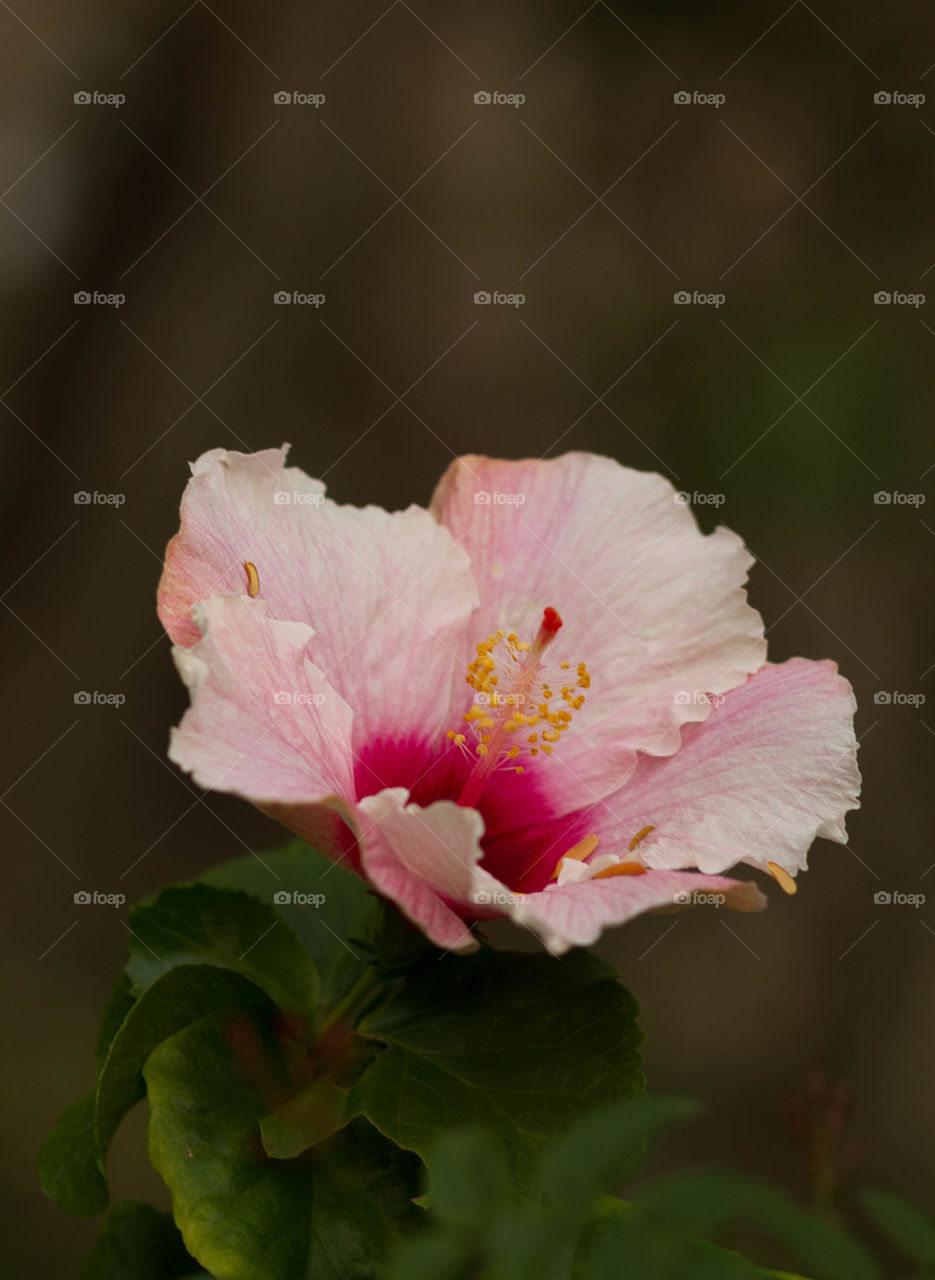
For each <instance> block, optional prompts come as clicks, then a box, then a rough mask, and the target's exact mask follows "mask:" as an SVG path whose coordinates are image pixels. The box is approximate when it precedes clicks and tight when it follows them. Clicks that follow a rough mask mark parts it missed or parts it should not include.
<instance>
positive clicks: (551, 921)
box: [510, 871, 766, 955]
mask: <svg viewBox="0 0 935 1280" xmlns="http://www.w3.org/2000/svg"><path fill="white" fill-rule="evenodd" d="M712 895H714V898H713V899H712V901H713V902H714V903H715V904H716V905H717V906H719V907H722V906H726V907H729V908H730V909H731V910H732V911H762V910H763V908H764V907H765V906H766V899H765V898H764V897H763V895H762V893H760V891H759V889H758V888H757V887H756V885H754V884H752V883H751V882H749V881H746V882H745V881H740V880H730V879H727V878H726V877H724V876H701V875H698V874H697V873H696V872H693V871H647V872H646V874H645V875H642V876H620V877H619V878H612V879H608V880H587V881H585V882H583V883H582V884H573V883H570V884H564V885H562V886H561V887H559V886H555V887H554V888H551V889H544V890H543V891H542V892H541V893H530V894H527V895H526V897H525V899H524V900H523V902H522V903H520V904H519V905H517V906H516V907H514V908H513V909H512V911H511V913H510V914H511V915H512V916H513V918H514V920H516V921H517V922H518V923H519V924H524V925H526V926H527V927H528V928H530V929H532V930H533V931H534V932H535V933H537V934H538V935H539V937H540V938H541V939H542V941H543V942H544V943H545V945H546V946H547V947H548V948H549V950H550V951H554V952H555V953H556V954H558V955H561V954H562V952H564V951H567V950H568V949H569V947H589V946H591V944H592V943H594V942H596V941H597V939H598V938H599V937H600V935H601V933H602V932H603V931H604V929H607V928H610V927H611V926H612V925H618V924H624V923H625V922H626V921H627V920H632V919H633V918H634V916H638V915H642V914H643V913H644V912H645V911H653V910H659V909H660V908H662V909H665V908H671V909H673V910H678V909H679V908H680V907H683V906H690V905H692V903H693V902H695V903H699V902H704V901H707V900H709V899H711V898H712Z"/></svg>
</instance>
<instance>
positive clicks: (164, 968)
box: [127, 884, 318, 1013]
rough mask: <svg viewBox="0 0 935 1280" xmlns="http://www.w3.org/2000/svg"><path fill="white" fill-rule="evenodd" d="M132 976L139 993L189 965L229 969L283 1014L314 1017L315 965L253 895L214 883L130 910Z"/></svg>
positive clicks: (166, 893)
mask: <svg viewBox="0 0 935 1280" xmlns="http://www.w3.org/2000/svg"><path fill="white" fill-rule="evenodd" d="M129 945H130V962H129V964H128V965H127V972H128V973H129V974H130V977H131V978H132V980H133V982H134V984H135V986H136V988H137V990H138V991H142V990H144V989H145V988H146V987H148V986H149V985H150V983H152V982H154V981H155V980H156V979H157V978H158V977H160V976H161V975H162V974H164V973H167V972H168V971H169V970H170V969H172V968H174V967H175V966H177V965H182V964H197V963H206V964H214V965H223V966H224V967H225V968H227V969H232V970H235V971H236V972H237V973H241V974H243V976H244V977H245V978H249V980H250V981H251V982H253V983H255V984H256V985H257V986H258V987H262V988H263V990H264V991H266V992H267V993H268V994H269V995H270V997H271V998H272V999H273V1000H274V1001H275V1002H276V1004H278V1005H279V1006H280V1008H282V1009H286V1010H295V1011H298V1012H303V1013H311V1012H313V1011H314V1010H315V1007H316V1005H317V1002H318V975H317V972H316V970H315V965H314V963H313V962H312V960H311V958H310V957H309V955H308V954H307V952H306V951H305V950H304V948H303V947H302V944H301V943H300V942H299V940H298V938H297V937H296V936H295V934H294V933H293V932H292V930H291V929H290V928H289V926H288V925H287V924H285V923H284V922H283V920H282V919H281V918H280V917H279V915H278V914H277V913H276V912H275V911H274V910H273V908H272V906H271V905H270V904H269V903H266V902H260V901H259V900H258V899H256V898H254V897H253V896H252V895H251V894H248V893H242V892H240V891H238V890H233V889H217V888H214V887H213V886H211V885H206V884H193V885H186V886H183V887H181V888H170V889H164V890H163V891H162V893H160V894H159V895H158V897H157V898H155V899H154V900H153V901H152V902H149V903H145V904H144V905H142V906H139V907H134V908H133V909H132V910H131V911H130V943H129Z"/></svg>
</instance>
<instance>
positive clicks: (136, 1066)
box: [39, 965, 274, 1218]
mask: <svg viewBox="0 0 935 1280" xmlns="http://www.w3.org/2000/svg"><path fill="white" fill-rule="evenodd" d="M229 1008H248V1009H252V1008H259V1009H263V1010H266V1011H272V1010H273V1009H274V1006H273V1004H272V1002H271V1001H270V999H269V996H268V995H266V993H265V992H263V991H261V990H260V988H259V987H257V986H255V985H254V984H253V983H252V982H249V981H248V980H247V979H246V978H244V977H243V976H242V975H241V974H238V973H234V972H233V971H232V970H228V969H221V968H217V967H216V966H214V965H182V966H180V967H179V968H177V969H172V970H170V971H169V972H168V973H167V974H165V975H163V976H162V977H161V978H158V979H156V981H155V982H154V983H153V984H152V986H150V987H148V988H147V989H146V990H145V991H144V993H143V995H142V996H141V997H140V998H139V1000H137V1001H136V1002H135V1003H134V1004H133V1006H132V1007H131V1009H130V1012H129V1013H128V1014H127V1016H126V1018H125V1019H124V1022H123V1024H122V1025H121V1027H120V1030H119V1031H118V1032H117V1034H116V1035H115V1036H114V1038H113V1042H112V1043H111V1046H110V1049H109V1050H108V1053H107V1056H106V1058H105V1060H104V1063H103V1066H102V1067H101V1072H100V1075H99V1077H98V1082H97V1087H96V1089H95V1090H94V1092H92V1093H91V1094H90V1095H89V1096H88V1097H87V1098H84V1099H82V1101H80V1102H76V1103H74V1104H73V1105H72V1106H71V1107H69V1108H68V1110H67V1111H66V1112H65V1113H64V1115H63V1116H62V1118H61V1119H60V1120H59V1122H58V1125H57V1126H56V1127H55V1129H54V1130H53V1131H52V1133H51V1134H50V1136H49V1137H48V1138H47V1139H46V1141H45V1143H44V1144H43V1147H42V1150H41V1151H40V1153H39V1178H40V1181H41V1182H42V1185H43V1187H44V1188H45V1190H46V1191H47V1192H48V1194H49V1195H51V1196H52V1197H53V1198H54V1199H55V1200H57V1201H58V1203H59V1204H60V1205H61V1206H62V1208H64V1209H66V1210H67V1211H68V1212H69V1213H73V1214H76V1215H77V1216H78V1217H81V1218H89V1217H93V1216H94V1214H96V1213H100V1212H102V1210H104V1209H105V1208H106V1207H107V1202H108V1199H109V1191H108V1185H107V1176H106V1172H105V1167H104V1161H105V1158H106V1155H107V1151H108V1148H109V1147H110V1143H111V1140H112V1139H113V1136H114V1134H115V1133H116V1132H117V1129H118V1127H119V1125H120V1122H121V1120H122V1119H123V1117H124V1116H125V1115H126V1113H127V1112H128V1111H129V1110H130V1108H131V1107H133V1106H134V1105H135V1104H136V1103H137V1102H139V1101H140V1099H141V1098H142V1097H143V1096H144V1093H145V1084H144V1081H143V1076H142V1069H143V1064H144V1063H145V1061H146V1059H147V1058H148V1057H149V1055H150V1053H151V1052H152V1050H153V1049H155V1047H156V1046H157V1045H158V1044H159V1043H161V1041H163V1040H165V1039H166V1038H167V1037H168V1036H171V1035H174V1034H175V1032H177V1031H178V1030H179V1029H180V1028H182V1027H185V1026H187V1025H188V1024H189V1023H190V1022H193V1021H196V1020H198V1019H200V1018H203V1017H205V1015H206V1014H208V1013H215V1012H217V1010H219V1009H229Z"/></svg>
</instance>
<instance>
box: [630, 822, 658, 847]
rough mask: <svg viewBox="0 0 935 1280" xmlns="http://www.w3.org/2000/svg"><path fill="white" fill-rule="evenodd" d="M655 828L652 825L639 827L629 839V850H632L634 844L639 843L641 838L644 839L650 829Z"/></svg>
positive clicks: (653, 829)
mask: <svg viewBox="0 0 935 1280" xmlns="http://www.w3.org/2000/svg"><path fill="white" fill-rule="evenodd" d="M655 830H656V828H655V827H654V826H652V825H650V826H648V827H641V828H640V830H639V831H637V833H636V835H635V836H634V837H633V839H632V840H631V841H630V844H629V846H628V847H629V850H630V852H631V853H632V852H633V850H634V849H635V848H636V846H637V845H638V844H639V843H640V841H641V840H645V838H646V837H647V836H648V835H649V833H650V831H655Z"/></svg>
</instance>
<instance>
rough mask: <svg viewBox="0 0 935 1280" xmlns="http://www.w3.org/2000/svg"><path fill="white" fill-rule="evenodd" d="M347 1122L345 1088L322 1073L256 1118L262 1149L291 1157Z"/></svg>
mask: <svg viewBox="0 0 935 1280" xmlns="http://www.w3.org/2000/svg"><path fill="white" fill-rule="evenodd" d="M346 1122H347V1090H346V1089H342V1088H341V1087H340V1085H337V1084H335V1082H334V1081H333V1080H331V1079H329V1078H328V1077H327V1076H323V1077H322V1078H321V1079H320V1080H313V1081H312V1083H311V1084H310V1085H307V1086H306V1088H304V1089H302V1090H301V1091H300V1092H299V1093H297V1094H296V1095H295V1097H293V1098H290V1099H289V1100H288V1102H284V1103H283V1104H282V1106H281V1107H278V1108H277V1109H276V1110H275V1111H274V1112H273V1113H272V1114H271V1115H268V1116H264V1117H263V1119H262V1120H261V1121H260V1137H261V1139H262V1142H263V1150H264V1151H265V1152H266V1154H267V1155H268V1156H274V1157H275V1158H276V1159H277V1160H291V1159H292V1158H293V1157H294V1156H298V1155H301V1154H302V1152H303V1151H307V1150H308V1149H309V1147H314V1146H317V1144H318V1143H319V1142H324V1140H325V1138H330V1137H331V1135H332V1134H333V1133H336V1132H337V1130H338V1129H340V1128H342V1127H343V1125H344V1124H345V1123H346Z"/></svg>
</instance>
